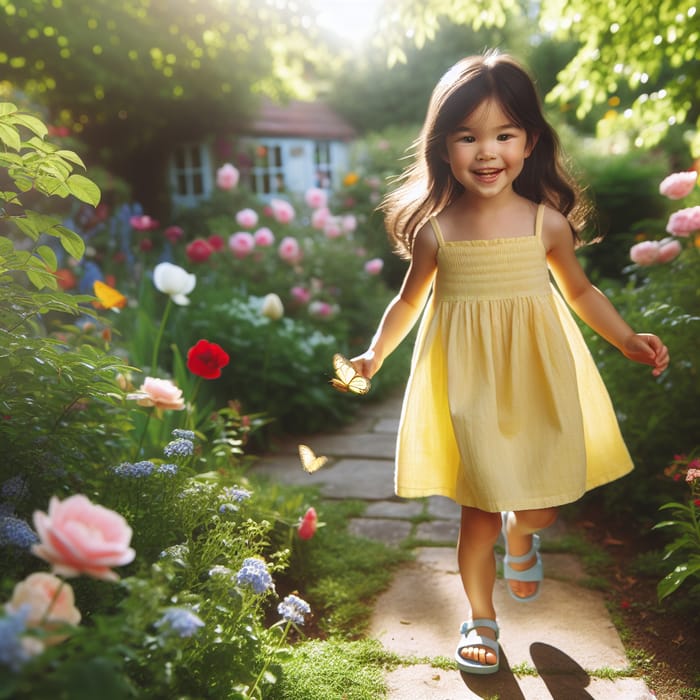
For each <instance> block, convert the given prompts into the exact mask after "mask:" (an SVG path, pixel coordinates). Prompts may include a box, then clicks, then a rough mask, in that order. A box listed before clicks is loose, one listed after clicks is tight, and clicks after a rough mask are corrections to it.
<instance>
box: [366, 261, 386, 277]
mask: <svg viewBox="0 0 700 700" xmlns="http://www.w3.org/2000/svg"><path fill="white" fill-rule="evenodd" d="M383 268H384V261H383V260H382V259H381V258H372V259H371V260H368V261H367V262H366V263H365V272H366V273H367V274H368V275H378V274H379V273H380V272H381V271H382V269H383Z"/></svg>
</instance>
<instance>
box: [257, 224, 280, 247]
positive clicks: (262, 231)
mask: <svg viewBox="0 0 700 700" xmlns="http://www.w3.org/2000/svg"><path fill="white" fill-rule="evenodd" d="M253 238H254V239H255V245H257V246H260V247H261V248H269V247H270V246H271V245H272V244H273V243H274V242H275V234H274V233H272V231H270V229H269V228H267V227H266V226H263V228H259V229H258V230H257V231H256V232H255V233H254V234H253Z"/></svg>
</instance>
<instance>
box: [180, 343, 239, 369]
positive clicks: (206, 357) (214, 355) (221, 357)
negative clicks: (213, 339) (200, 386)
mask: <svg viewBox="0 0 700 700" xmlns="http://www.w3.org/2000/svg"><path fill="white" fill-rule="evenodd" d="M228 361H229V356H228V354H227V353H226V352H225V351H224V350H223V348H222V347H221V346H220V345H217V344H216V343H210V342H209V341H208V340H198V341H197V343H196V345H193V346H192V347H191V348H190V349H189V350H188V351H187V369H189V370H190V372H192V374H196V375H197V376H198V377H203V378H204V379H216V378H217V377H220V376H221V368H222V367H226V365H227V364H228Z"/></svg>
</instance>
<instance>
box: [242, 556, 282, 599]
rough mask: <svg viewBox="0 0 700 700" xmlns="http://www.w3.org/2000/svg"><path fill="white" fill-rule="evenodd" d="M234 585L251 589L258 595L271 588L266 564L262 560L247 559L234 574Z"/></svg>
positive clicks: (270, 579) (270, 577)
mask: <svg viewBox="0 0 700 700" xmlns="http://www.w3.org/2000/svg"><path fill="white" fill-rule="evenodd" d="M236 583H237V584H238V585H239V586H245V587H250V588H252V589H253V592H254V593H257V594H258V595H260V594H262V593H265V591H267V590H269V589H270V588H272V587H273V584H272V576H270V572H269V571H268V570H267V564H265V562H264V561H263V560H262V559H256V558H254V557H248V558H247V559H245V560H244V561H243V566H242V567H241V568H240V570H239V572H238V573H237V574H236Z"/></svg>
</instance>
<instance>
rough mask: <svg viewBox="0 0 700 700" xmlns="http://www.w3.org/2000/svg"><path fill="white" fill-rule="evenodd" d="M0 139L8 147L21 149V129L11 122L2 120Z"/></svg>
mask: <svg viewBox="0 0 700 700" xmlns="http://www.w3.org/2000/svg"><path fill="white" fill-rule="evenodd" d="M0 141H2V142H3V143H4V144H5V145H6V146H7V147H8V148H11V149H12V150H14V151H19V147H20V143H21V141H20V138H19V131H17V129H15V128H14V127H13V126H10V125H9V124H5V123H3V122H0Z"/></svg>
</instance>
